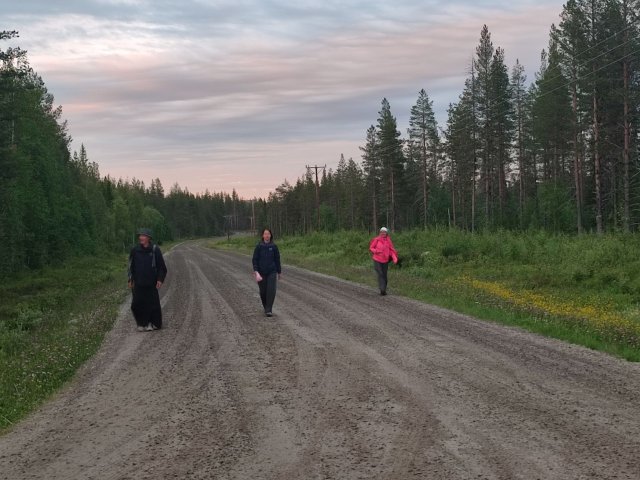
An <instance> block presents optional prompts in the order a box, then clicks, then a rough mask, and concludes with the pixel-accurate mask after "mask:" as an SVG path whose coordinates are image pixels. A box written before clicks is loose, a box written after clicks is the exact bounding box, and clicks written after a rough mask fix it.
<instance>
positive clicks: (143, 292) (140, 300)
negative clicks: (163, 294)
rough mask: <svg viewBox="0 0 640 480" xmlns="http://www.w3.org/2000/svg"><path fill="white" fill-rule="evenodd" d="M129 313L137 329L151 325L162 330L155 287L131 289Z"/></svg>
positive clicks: (160, 311) (158, 299)
mask: <svg viewBox="0 0 640 480" xmlns="http://www.w3.org/2000/svg"><path fill="white" fill-rule="evenodd" d="M131 311H132V312H133V316H134V317H135V319H136V323H137V324H138V326H139V327H146V326H147V325H149V324H151V325H153V326H154V327H156V328H162V310H161V308H160V295H159V293H158V289H157V288H156V287H155V286H154V287H136V286H134V287H133V300H132V301H131Z"/></svg>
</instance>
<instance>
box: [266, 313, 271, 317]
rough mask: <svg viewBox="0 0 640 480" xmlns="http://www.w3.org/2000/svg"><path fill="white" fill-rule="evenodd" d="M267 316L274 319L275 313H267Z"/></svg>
mask: <svg viewBox="0 0 640 480" xmlns="http://www.w3.org/2000/svg"><path fill="white" fill-rule="evenodd" d="M265 315H266V316H267V317H273V313H271V312H267V313H265Z"/></svg>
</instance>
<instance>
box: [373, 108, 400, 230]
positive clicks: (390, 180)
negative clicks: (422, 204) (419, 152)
mask: <svg viewBox="0 0 640 480" xmlns="http://www.w3.org/2000/svg"><path fill="white" fill-rule="evenodd" d="M376 135H377V139H378V154H379V156H380V160H381V164H382V165H381V166H382V175H383V179H384V181H385V183H386V194H387V195H386V210H387V215H386V223H387V224H388V226H389V228H391V230H395V227H396V220H397V205H396V198H397V196H398V184H399V181H400V177H401V174H402V162H403V154H402V140H401V139H400V131H398V125H397V122H396V118H395V117H394V116H393V115H392V114H391V106H390V105H389V102H388V101H387V99H386V98H384V99H382V106H381V109H380V111H379V112H378V126H377V130H376Z"/></svg>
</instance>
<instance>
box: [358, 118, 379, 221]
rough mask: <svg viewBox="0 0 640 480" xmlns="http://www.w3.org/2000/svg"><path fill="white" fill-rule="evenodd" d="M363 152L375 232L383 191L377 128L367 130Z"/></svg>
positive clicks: (371, 127) (361, 148)
mask: <svg viewBox="0 0 640 480" xmlns="http://www.w3.org/2000/svg"><path fill="white" fill-rule="evenodd" d="M360 150H361V151H362V164H363V168H364V171H365V174H366V178H367V188H368V190H369V195H370V198H371V223H370V224H371V225H372V226H373V230H374V231H377V230H378V220H379V202H378V195H379V192H380V189H381V185H380V184H381V178H382V161H381V159H382V157H381V156H380V154H379V144H378V135H377V133H376V127H374V126H373V125H371V126H370V127H369V129H368V130H367V138H366V141H365V145H364V147H360Z"/></svg>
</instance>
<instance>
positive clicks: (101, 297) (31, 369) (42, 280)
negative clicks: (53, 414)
mask: <svg viewBox="0 0 640 480" xmlns="http://www.w3.org/2000/svg"><path fill="white" fill-rule="evenodd" d="M125 265H126V258H125V256H123V255H104V256H100V257H94V256H86V257H80V258H74V259H70V260H67V262H66V263H65V265H64V266H63V267H56V268H54V267H47V268H44V269H40V270H38V271H34V272H23V273H20V274H18V275H15V276H13V277H12V278H6V279H5V280H3V282H2V283H1V284H0V432H2V431H3V430H5V429H6V428H7V427H11V426H12V425H14V424H15V423H16V421H17V420H19V419H20V418H22V417H23V416H25V415H26V414H28V413H29V412H30V411H32V410H33V409H34V408H35V407H37V406H38V405H40V404H41V403H42V402H43V401H44V400H45V399H46V398H48V397H49V396H50V395H52V394H53V393H54V392H56V391H57V390H58V389H59V388H60V387H61V386H63V385H64V383H65V382H67V381H68V380H69V379H70V378H71V377H72V376H73V375H74V373H75V372H76V370H77V369H78V367H80V366H81V365H82V364H83V363H84V362H85V361H86V360H87V359H89V358H90V357H91V356H92V355H93V354H94V353H95V352H96V351H97V350H98V348H99V347H100V344H101V342H102V339H103V338H104V335H105V333H106V332H107V331H109V329H110V328H111V327H112V325H113V322H114V321H115V319H116V317H117V312H118V308H119V306H120V305H121V304H122V301H123V300H124V299H125V296H126V294H127V292H126V289H125V288H123V285H124V282H125V271H124V268H125Z"/></svg>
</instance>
